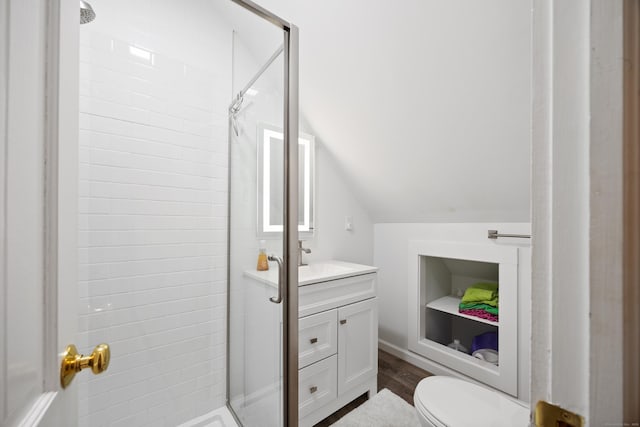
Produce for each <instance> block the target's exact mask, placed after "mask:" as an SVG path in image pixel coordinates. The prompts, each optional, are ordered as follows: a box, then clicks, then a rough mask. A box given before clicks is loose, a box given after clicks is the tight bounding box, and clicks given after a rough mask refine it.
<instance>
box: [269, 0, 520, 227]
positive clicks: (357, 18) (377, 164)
mask: <svg viewBox="0 0 640 427" xmlns="http://www.w3.org/2000/svg"><path fill="white" fill-rule="evenodd" d="M259 3H260V4H261V5H262V6H263V7H265V8H267V9H269V10H271V11H273V12H274V13H276V14H278V15H280V16H282V17H283V18H285V19H288V20H290V22H292V23H294V24H295V25H297V26H298V27H299V29H300V108H301V116H302V121H303V123H304V127H306V130H307V131H309V132H311V133H314V134H315V135H316V137H317V138H318V140H319V142H320V144H322V147H323V148H324V149H327V150H328V151H330V153H331V154H332V156H333V157H334V158H335V159H336V161H337V162H338V164H339V166H340V168H342V170H343V171H344V174H345V176H346V177H347V181H348V182H346V183H345V185H349V186H351V187H352V188H354V189H355V190H356V193H357V194H358V195H359V197H361V203H363V204H364V205H365V206H366V208H367V209H368V210H369V212H370V215H371V218H372V219H373V221H375V222H432V221H449V222H459V221H465V222H479V221H487V222H493V221H495V222H509V221H514V222H520V221H524V222H526V221H529V206H530V202H529V197H530V128H531V126H530V116H531V93H530V91H531V89H530V88H531V3H530V2H529V1H515V2H514V1H512V0H491V1H483V2H479V1H475V0H449V1H441V0H403V1H390V0H384V1H383V0H375V1H371V0H349V1H344V0H322V1H318V0H261V1H259ZM270 53H271V52H269V54H268V55H266V56H267V57H268V56H269V55H270Z"/></svg>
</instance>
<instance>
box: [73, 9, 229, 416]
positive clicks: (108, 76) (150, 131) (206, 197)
mask: <svg viewBox="0 0 640 427" xmlns="http://www.w3.org/2000/svg"><path fill="white" fill-rule="evenodd" d="M192 3H194V4H193V6H195V7H193V8H191V7H189V8H185V7H179V6H178V5H177V4H176V3H175V2H171V1H159V2H154V4H153V7H152V8H148V6H149V5H148V4H147V2H142V1H137V2H136V1H134V2H131V1H124V0H123V1H106V0H102V1H100V0H94V1H92V5H93V7H94V9H95V11H96V13H97V18H96V20H95V21H94V22H92V23H90V24H87V25H84V26H82V27H81V53H80V60H81V63H80V112H81V113H80V200H79V208H80V221H79V228H80V230H79V245H80V247H79V258H80V272H79V278H80V284H79V286H80V318H79V322H80V324H79V328H80V334H79V339H78V344H79V347H80V348H81V349H82V351H87V350H90V349H91V348H92V347H93V346H94V345H96V344H98V343H100V342H107V343H109V344H110V345H111V351H112V360H111V366H110V367H109V371H107V372H106V373H105V374H103V375H101V376H95V377H94V376H89V375H83V376H82V377H81V378H79V379H81V383H80V384H79V386H80V387H81V388H80V390H81V391H80V393H79V394H80V396H81V402H80V405H79V407H80V423H81V425H91V426H99V425H106V424H109V425H142V424H149V423H150V424H165V425H176V424H179V423H180V422H184V421H186V420H189V419H192V418H194V417H196V416H198V415H202V414H203V413H206V412H208V411H210V410H212V409H214V408H217V407H220V406H222V405H224V401H225V351H226V348H225V335H226V330H225V313H226V310H225V308H226V215H227V112H226V107H227V104H228V101H229V99H230V88H231V28H230V26H229V25H227V24H225V22H224V21H221V20H220V19H219V17H218V15H217V14H216V13H215V11H214V10H213V9H212V8H211V7H210V5H208V2H205V1H197V2H192ZM136 49H137V50H136Z"/></svg>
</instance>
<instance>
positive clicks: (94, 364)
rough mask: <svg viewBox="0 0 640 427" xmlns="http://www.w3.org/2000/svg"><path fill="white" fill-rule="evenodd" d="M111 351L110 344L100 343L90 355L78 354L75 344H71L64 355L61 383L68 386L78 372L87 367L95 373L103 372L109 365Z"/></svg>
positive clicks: (61, 365) (64, 386) (61, 366)
mask: <svg viewBox="0 0 640 427" xmlns="http://www.w3.org/2000/svg"><path fill="white" fill-rule="evenodd" d="M110 358H111V351H110V350H109V345H108V344H104V343H103V344H98V345H97V346H96V348H94V349H93V352H92V353H91V354H90V355H89V356H83V355H81V354H78V349H77V348H76V346H75V345H73V344H69V345H68V346H67V349H66V350H65V352H64V354H63V355H62V363H61V364H60V385H61V386H62V388H67V386H68V385H69V384H71V381H72V380H73V377H75V376H76V373H77V372H80V371H82V370H83V369H85V368H91V371H92V372H93V373H94V374H96V375H97V374H101V373H102V372H104V371H106V370H107V368H108V367H109V359H110Z"/></svg>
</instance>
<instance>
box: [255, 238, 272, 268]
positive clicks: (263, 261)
mask: <svg viewBox="0 0 640 427" xmlns="http://www.w3.org/2000/svg"><path fill="white" fill-rule="evenodd" d="M268 269H269V262H268V260H267V241H266V240H260V252H258V266H257V267H256V270H258V271H267V270H268Z"/></svg>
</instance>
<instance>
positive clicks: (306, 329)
mask: <svg viewBox="0 0 640 427" xmlns="http://www.w3.org/2000/svg"><path fill="white" fill-rule="evenodd" d="M376 271H377V268H376V267H371V266H366V265H360V264H352V263H346V262H340V261H327V262H324V263H316V264H310V265H308V266H303V267H301V268H300V270H299V280H298V281H299V288H298V289H299V292H298V305H299V323H298V329H299V332H298V354H299V359H298V364H299V381H298V401H299V417H300V420H299V421H300V423H299V424H300V426H312V425H314V424H316V423H317V422H319V421H321V420H322V419H324V418H326V417H327V416H329V415H331V414H332V413H333V412H335V411H337V410H338V409H340V408H341V407H343V406H344V405H346V404H348V403H349V402H351V401H352V400H353V399H355V398H357V397H358V396H360V395H362V394H364V393H367V392H368V393H369V397H371V396H372V395H373V394H375V393H376V392H377V374H378V298H377V297H376V288H377V281H376V275H377V273H376ZM245 276H246V277H247V278H249V279H250V280H249V282H250V285H249V286H250V288H251V289H252V291H254V292H252V294H257V296H256V298H260V299H262V300H264V299H265V298H267V296H268V295H272V294H273V292H274V290H275V288H276V281H277V276H276V272H275V271H272V270H269V271H266V272H257V271H246V272H245ZM256 289H257V290H258V291H257V292H255V290H256ZM254 306H255V308H252V309H255V310H262V311H261V313H260V315H259V318H264V316H266V315H268V314H269V313H267V312H264V310H265V309H271V308H273V307H276V306H275V305H273V307H271V306H272V304H269V305H266V308H265V304H262V305H261V307H258V306H257V305H252V307H254ZM276 332H277V331H271V332H270V333H264V332H259V333H256V334H252V336H251V341H250V342H247V343H246V344H245V346H246V347H247V348H259V347H256V346H259V345H268V343H270V342H278V340H276V339H275V335H274V334H276ZM247 357H248V359H247V361H246V365H247V367H248V368H249V367H251V366H256V365H259V366H262V365H264V364H265V363H268V364H269V366H271V365H272V364H273V363H275V361H273V362H272V361H268V362H265V361H262V360H258V359H256V357H259V352H257V351H249V352H247ZM265 382H266V381H265ZM254 388H257V387H254Z"/></svg>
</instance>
